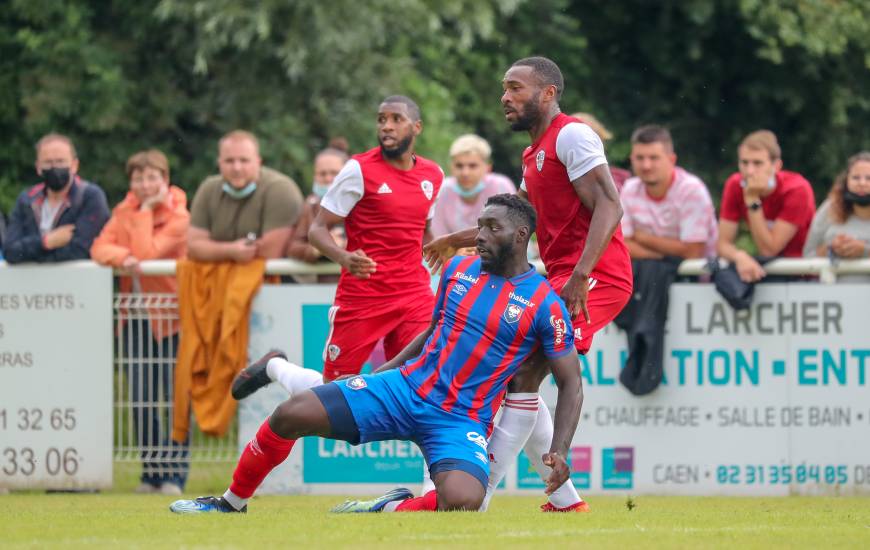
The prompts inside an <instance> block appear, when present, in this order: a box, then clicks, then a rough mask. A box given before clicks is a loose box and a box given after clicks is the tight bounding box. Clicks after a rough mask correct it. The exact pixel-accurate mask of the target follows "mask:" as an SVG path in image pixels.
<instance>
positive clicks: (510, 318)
mask: <svg viewBox="0 0 870 550" xmlns="http://www.w3.org/2000/svg"><path fill="white" fill-rule="evenodd" d="M523 310H524V308H523V307H522V306H518V305H516V304H508V305H507V307H506V308H504V313H502V315H501V316H502V319H504V320H505V321H507V322H508V323H510V324H514V323H516V322H517V321H519V320H520V317H522V315H523Z"/></svg>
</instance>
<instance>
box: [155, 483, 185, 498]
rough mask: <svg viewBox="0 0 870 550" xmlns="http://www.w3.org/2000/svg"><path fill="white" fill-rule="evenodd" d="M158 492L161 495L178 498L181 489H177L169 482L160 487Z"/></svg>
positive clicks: (177, 487) (176, 486)
mask: <svg viewBox="0 0 870 550" xmlns="http://www.w3.org/2000/svg"><path fill="white" fill-rule="evenodd" d="M158 492H159V493H160V494H162V495H172V496H178V495H180V494H182V491H181V487H179V486H178V485H176V484H175V483H172V482H171V481H167V482H166V483H164V484H163V485H161V486H160V489H159V491H158Z"/></svg>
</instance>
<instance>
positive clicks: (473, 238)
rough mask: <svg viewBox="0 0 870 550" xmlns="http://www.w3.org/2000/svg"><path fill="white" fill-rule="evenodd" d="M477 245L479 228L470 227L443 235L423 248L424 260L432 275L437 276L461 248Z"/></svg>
mask: <svg viewBox="0 0 870 550" xmlns="http://www.w3.org/2000/svg"><path fill="white" fill-rule="evenodd" d="M476 245H477V228H476V227H469V228H468V229H463V230H462V231H457V232H455V233H449V234H447V235H442V236H440V237H438V238H437V239H432V240H431V241H429V242H428V243H427V244H426V245H425V246H424V247H423V259H424V260H426V264H427V265H428V266H429V271H430V272H431V273H432V275H437V274H438V273H439V272H440V271H441V268H442V267H444V264H446V263H447V261H448V260H450V258H452V257H453V256H455V255H456V251H457V250H459V249H460V248H467V247H469V246H476Z"/></svg>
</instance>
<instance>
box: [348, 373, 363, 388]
mask: <svg viewBox="0 0 870 550" xmlns="http://www.w3.org/2000/svg"><path fill="white" fill-rule="evenodd" d="M366 386H368V384H366V380H365V378H363V377H362V376H354V377H353V378H351V379H350V380H348V381H347V387H348V388H350V389H352V390H361V389H363V388H365V387H366Z"/></svg>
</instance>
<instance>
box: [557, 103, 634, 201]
mask: <svg viewBox="0 0 870 550" xmlns="http://www.w3.org/2000/svg"><path fill="white" fill-rule="evenodd" d="M571 116H572V117H575V118H579V119H580V120H582V121H583V122H585V123H586V124H587V125H588V126H589V127H590V128H592V130H593V131H594V132H595V133H596V134H598V137H599V138H601V143H604V144H605V145H606V144H607V142H608V141H610V140H611V139H613V134H612V133H610V130H608V129H607V128H605V127H604V124H602V123H601V121H600V120H598V119H597V118H595V116H594V115H592V114H591V113H574V114H573V115H571ZM608 167H609V168H610V177H611V178H613V183H615V184H616V190H617V191H622V186H623V185H625V180H627V179H628V178H630V177H631V172H629V171H628V170H626V169H625V168H620V167H618V166H614V165H612V164H610V165H609V166H608Z"/></svg>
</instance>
